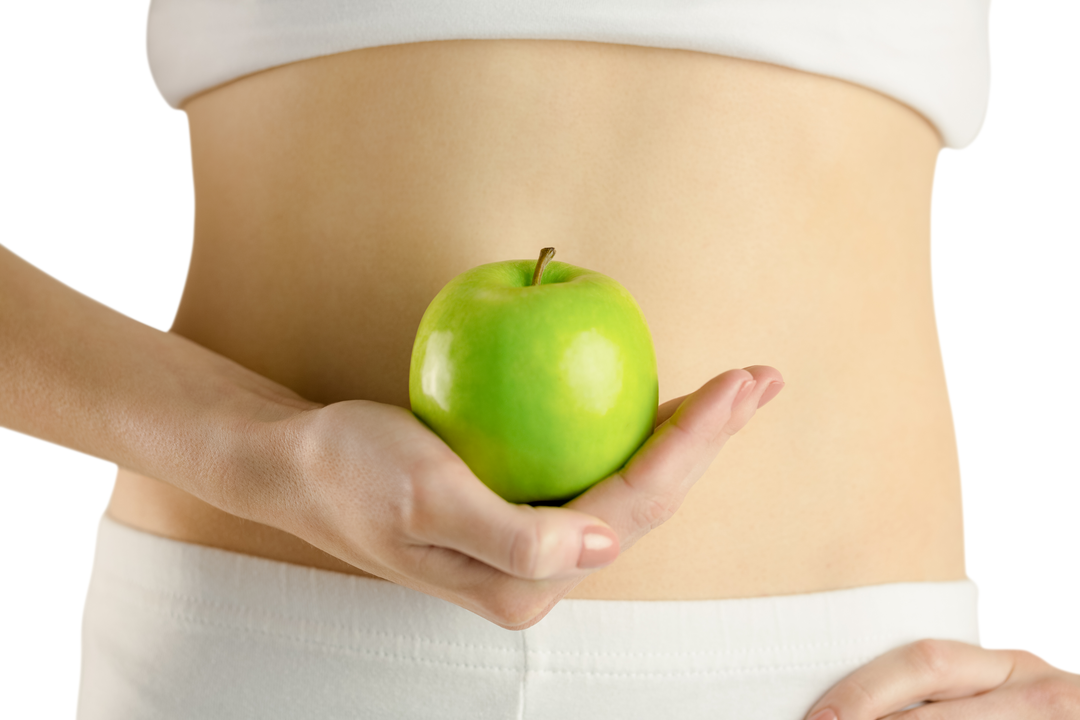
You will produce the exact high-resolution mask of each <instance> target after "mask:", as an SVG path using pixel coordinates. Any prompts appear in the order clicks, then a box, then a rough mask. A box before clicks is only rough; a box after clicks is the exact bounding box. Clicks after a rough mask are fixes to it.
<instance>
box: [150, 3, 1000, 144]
mask: <svg viewBox="0 0 1080 720" xmlns="http://www.w3.org/2000/svg"><path fill="white" fill-rule="evenodd" d="M989 10H990V2H989V0H513V1H510V0H151V5H150V17H149V24H148V28H147V48H148V51H149V56H150V70H151V72H152V73H153V75H154V81H155V82H156V83H157V86H158V89H160V90H161V93H162V95H164V96H165V99H166V100H167V101H168V102H169V104H170V105H172V106H173V107H180V106H181V105H182V104H183V103H184V101H185V100H186V99H187V98H189V97H191V96H192V95H195V94H196V93H199V92H202V91H203V90H208V89H210V88H212V87H215V86H217V85H220V84H222V83H225V82H228V81H230V80H235V79H236V78H239V77H241V76H243V75H247V74H249V73H253V72H257V71H259V70H265V69H267V68H271V67H274V66H276V65H283V64H285V63H290V62H295V61H297V60H304V59H306V58H311V57H317V56H319V55H330V54H333V53H339V52H344V51H347V50H355V49H358V48H365V47H375V46H378V45H397V44H401V43H411V42H420V41H427V40H452V39H469V38H471V39H494V38H519V39H536V40H590V41H594V42H607V43H621V44H626V45H647V46H651V47H664V48H680V49H684V50H697V51H700V52H707V53H714V54H717V55H728V56H731V57H738V58H745V59H748V60H758V61H762V62H768V63H773V64H775V65H783V66H786V67H790V68H795V69H797V70H803V71H806V72H812V73H817V74H820V75H829V76H832V77H836V78H840V79H843V80H847V81H850V82H853V83H857V84H859V85H864V86H866V87H868V88H872V89H874V90H877V91H879V92H882V93H884V94H886V95H889V96H891V97H893V98H895V99H897V100H899V101H900V102H903V103H905V104H907V105H909V106H910V107H912V108H914V109H915V110H916V111H918V112H920V113H922V115H923V116H925V117H926V118H927V119H928V120H929V121H930V122H931V123H932V124H933V125H934V126H935V127H936V128H937V129H938V131H939V132H940V133H941V136H942V138H943V140H944V143H945V145H947V146H949V147H954V148H959V147H963V146H965V145H967V144H968V143H970V142H971V141H972V140H973V139H974V138H975V136H976V135H977V134H978V132H979V128H980V126H981V125H982V122H983V117H984V116H985V114H986V105H987V99H988V95H989V89H990V57H989V43H988V15H989Z"/></svg>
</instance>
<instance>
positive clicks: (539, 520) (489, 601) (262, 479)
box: [0, 247, 781, 629]
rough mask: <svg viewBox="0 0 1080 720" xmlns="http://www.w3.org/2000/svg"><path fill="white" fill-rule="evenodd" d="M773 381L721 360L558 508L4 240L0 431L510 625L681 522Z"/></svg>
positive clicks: (396, 416) (392, 411) (760, 369)
mask: <svg viewBox="0 0 1080 720" xmlns="http://www.w3.org/2000/svg"><path fill="white" fill-rule="evenodd" d="M750 380H756V384H755V385H753V386H751V387H750V390H749V391H745V390H744V393H743V394H744V397H742V398H740V402H734V401H735V400H736V395H737V394H738V393H739V390H740V388H743V387H744V384H745V383H746V382H747V381H750ZM771 381H777V382H778V381H781V378H780V374H779V373H778V372H777V371H776V370H775V369H773V368H770V367H767V366H760V365H755V366H751V367H749V368H746V369H742V370H730V371H728V372H726V373H723V374H721V375H719V376H717V377H715V378H713V379H712V380H710V381H709V382H708V383H706V384H705V385H704V386H703V387H702V388H701V389H700V390H698V391H697V392H695V393H693V394H692V395H689V396H684V397H681V398H676V399H674V400H671V401H669V402H668V403H665V404H664V405H663V406H661V408H660V411H659V413H658V419H657V428H656V430H655V432H654V433H653V435H652V436H651V437H650V438H649V440H648V441H647V442H646V443H645V444H644V445H643V446H642V448H641V449H640V450H639V451H638V452H637V454H635V455H634V457H633V458H631V460H630V461H629V462H628V463H627V464H626V466H625V467H624V468H622V469H621V470H620V471H619V472H618V473H616V474H614V475H613V476H611V477H609V478H607V479H605V480H604V481H602V482H601V483H599V484H597V485H596V486H594V487H592V488H591V489H590V490H588V491H587V492H585V493H584V494H582V495H581V496H579V497H578V498H575V499H574V500H573V501H571V502H570V503H567V505H565V506H564V507H561V508H554V507H531V506H528V505H514V504H511V503H508V502H506V501H505V500H503V499H502V498H500V497H499V496H498V495H496V494H495V493H494V492H492V491H491V490H490V489H488V488H487V487H486V486H485V485H484V484H483V483H482V482H480V480H478V479H477V478H476V476H475V475H473V474H472V472H471V471H469V469H468V467H467V466H466V465H465V464H464V463H463V462H462V461H461V459H460V458H458V457H457V455H455V454H454V453H453V452H452V451H451V450H450V448H449V447H447V446H446V444H445V443H443V442H442V440H441V439H439V437H438V436H437V435H435V434H434V433H432V432H431V431H430V430H429V429H428V428H427V427H426V426H425V425H423V423H421V422H420V421H419V420H418V419H417V418H416V417H415V416H414V415H413V414H412V413H411V412H409V411H408V410H406V409H404V408H400V407H397V406H393V405H384V404H381V403H375V402H370V401H364V400H351V401H346V402H339V403H334V404H332V405H326V406H322V405H319V404H317V403H313V402H310V401H307V400H305V399H304V398H302V397H300V396H299V395H297V394H296V393H294V392H292V391H291V390H289V389H288V388H285V387H284V386H281V385H279V384H277V383H275V382H273V381H271V380H269V379H267V378H265V377H262V376H261V375H258V374H257V373H255V372H252V371H250V370H248V369H246V368H244V367H242V366H241V365H239V364H237V363H235V362H233V361H231V360H229V359H227V358H225V357H222V356H221V355H218V354H216V353H213V352H211V351H210V350H207V349H206V348H204V347H202V346H200V345H197V344H196V343H193V342H191V341H189V340H187V339H185V338H183V337H180V336H178V335H175V334H172V333H166V332H161V331H158V330H155V329H153V328H151V327H148V326H146V325H143V324H141V323H139V322H137V321H135V320H132V319H131V318H128V317H126V316H124V315H121V314H120V313H117V312H115V311H113V310H111V309H109V308H107V307H105V306H104V305H101V304H100V303H97V302H95V301H94V300H91V299H90V298H88V297H86V296H84V295H81V294H80V293H78V292H76V291H75V290H72V289H71V288H69V287H67V286H66V285H63V284H62V283H60V282H58V281H57V280H55V279H53V278H51V277H49V276H48V275H46V274H45V273H43V272H41V271H40V270H38V269H36V268H35V267H33V266H32V265H30V264H28V263H26V262H25V261H23V260H22V259H20V258H18V257H17V256H15V255H14V254H13V253H11V252H10V251H8V250H7V249H5V248H3V247H0V397H2V398H3V402H0V425H2V426H4V427H8V428H11V429H13V430H17V431H19V432H23V433H26V434H28V435H32V436H34V437H37V438H41V439H43V440H48V441H50V442H54V443H57V444H59V445H63V446H65V447H69V448H72V449H75V450H79V451H81V452H84V453H87V454H89V455H93V456H96V457H99V458H102V459H105V460H108V461H111V462H115V463H117V464H118V465H121V466H123V467H125V468H129V469H131V470H134V471H136V472H138V473H141V474H143V475H146V476H149V477H154V478H157V479H159V480H162V481H164V482H167V483H170V484H172V485H174V486H176V487H178V488H180V489H181V490H185V491H187V492H189V493H191V494H192V495H195V496H196V497H198V498H200V499H202V500H205V501H206V502H208V503H210V504H212V505H214V506H216V507H218V508H220V509H222V510H225V511H226V512H230V513H233V514H235V515H239V516H241V517H245V518H248V519H251V520H255V521H257V522H261V523H264V524H267V525H271V526H273V527H277V528H280V529H282V530H285V531H287V532H290V533H292V534H294V535H297V536H298V537H300V538H302V539H304V540H306V541H307V542H309V543H311V544H312V545H315V546H316V547H318V548H320V549H322V550H325V551H327V552H329V553H331V554H333V555H335V556H337V557H339V558H341V559H343V560H345V561H346V562H349V563H351V564H352V565H354V566H356V567H358V568H361V569H363V570H366V571H367V572H370V573H372V574H375V575H378V576H380V577H383V578H386V579H388V580H391V581H393V582H396V583H398V584H401V585H404V586H407V587H411V588H414V589H416V590H419V591H421V592H425V593H427V594H429V595H434V596H436V597H441V598H443V599H446V600H448V601H450V602H453V603H455V604H457V605H460V606H462V607H465V608H467V609H469V610H472V611H473V612H475V613H477V614H478V615H481V616H482V617H485V618H487V619H488V620H490V621H492V622H494V623H496V624H498V625H500V626H502V627H505V628H510V629H520V628H524V627H529V626H531V625H533V624H535V623H536V622H538V621H539V620H540V619H541V618H542V617H543V616H544V615H546V614H547V612H548V611H549V610H550V609H551V608H552V607H553V606H554V605H555V603H557V602H558V601H559V600H560V599H561V598H562V597H563V596H564V595H565V594H566V593H567V592H569V591H570V590H571V589H572V588H573V587H574V586H575V585H576V584H577V583H578V582H580V581H581V579H582V578H584V577H585V575H587V574H588V572H589V571H591V570H592V569H594V568H596V567H600V566H603V565H606V564H608V563H610V562H611V561H612V560H614V558H615V556H616V555H617V554H618V552H619V549H620V546H621V547H622V548H623V549H625V548H627V547H629V546H630V545H632V544H633V543H634V542H636V541H637V539H639V538H640V537H642V536H643V535H645V534H646V533H647V532H648V531H649V530H651V529H653V528H655V527H656V526H658V525H659V524H660V523H662V522H663V521H664V520H666V519H667V518H668V517H670V516H671V514H672V513H674V511H675V510H676V509H677V508H678V506H679V504H680V503H681V502H682V498H683V497H684V496H685V495H686V492H687V491H688V490H689V489H690V487H691V486H692V485H693V483H694V482H695V481H696V480H697V479H698V478H699V477H701V475H702V474H703V473H704V471H705V469H706V468H707V467H708V465H709V464H710V463H711V461H712V460H713V458H714V457H715V456H716V454H717V453H718V452H719V451H720V448H721V447H722V446H723V445H724V443H725V442H726V441H727V439H728V438H729V437H730V436H731V435H732V434H734V433H735V432H737V431H738V430H739V429H741V428H742V427H743V426H744V425H745V424H746V423H747V422H748V421H749V419H750V417H751V416H752V415H753V413H754V411H755V409H756V408H757V407H759V406H760V405H763V404H764V403H765V402H768V400H769V399H771V398H772V396H774V395H775V394H776V392H778V391H779V389H780V387H781V386H780V385H773V386H772V387H771V388H770V387H768V386H769V385H770V382H771ZM733 404H734V409H733ZM605 538H606V539H607V540H610V541H611V544H610V546H609V547H606V548H604V547H602V546H603V545H604V544H605Z"/></svg>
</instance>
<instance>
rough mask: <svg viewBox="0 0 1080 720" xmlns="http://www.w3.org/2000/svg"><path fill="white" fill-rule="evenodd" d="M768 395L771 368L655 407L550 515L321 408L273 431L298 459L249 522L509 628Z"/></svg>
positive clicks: (733, 373) (642, 525)
mask: <svg viewBox="0 0 1080 720" xmlns="http://www.w3.org/2000/svg"><path fill="white" fill-rule="evenodd" d="M782 384H783V383H782V378H781V376H780V373H779V372H777V371H776V370H775V369H773V368H771V367H768V366H764V365H754V366H751V367H748V368H745V369H736V370H729V371H727V372H725V373H723V374H721V375H718V376H717V377H715V378H713V379H712V380H710V381H709V382H707V383H706V384H705V385H704V386H702V387H701V388H700V389H699V390H697V391H696V392H694V393H692V394H690V395H686V396H683V397H679V398H675V399H674V400H671V401H669V402H666V403H664V404H663V405H662V406H660V408H659V410H658V417H657V426H656V428H655V430H654V431H653V434H652V435H651V436H650V437H649V439H648V440H647V441H646V442H645V443H644V444H643V445H642V447H641V448H640V449H639V450H638V451H637V453H635V454H634V455H633V457H631V459H630V460H629V461H628V462H627V463H626V464H625V465H624V466H623V468H621V469H620V470H619V471H618V472H616V473H615V474H613V475H612V476H610V477H608V478H606V479H604V480H602V481H601V482H600V483H598V484H597V485H594V486H593V487H592V488H590V489H589V490H588V491H586V492H585V493H583V494H582V495H580V496H578V497H577V498H575V499H574V500H573V501H571V502H569V503H567V504H566V505H565V506H563V507H533V506H530V505H515V504H512V503H509V502H507V501H506V500H504V499H502V498H501V497H500V496H498V495H497V494H496V493H495V492H493V491H492V490H491V489H489V488H488V487H487V486H486V485H484V484H483V483H482V482H481V481H480V480H479V479H478V478H477V477H476V476H475V475H474V474H473V473H472V472H471V471H470V470H469V468H468V466H467V465H466V464H465V463H464V462H463V461H462V460H461V459H460V458H459V457H458V456H457V455H456V454H455V453H454V452H453V451H452V450H451V449H450V448H449V447H448V446H447V445H446V444H445V443H444V442H443V441H442V440H441V439H440V438H439V437H438V436H437V435H436V434H434V433H433V432H432V431H431V430H429V429H428V428H427V427H426V426H425V425H424V424H423V423H421V422H420V421H419V420H418V419H417V418H416V417H415V416H414V415H413V414H412V413H411V412H409V411H408V410H406V409H404V408H401V407H397V406H394V405H385V404H381V403H375V402H369V401H362V400H358V401H346V402H340V403H335V404H332V405H327V406H325V407H321V408H318V409H314V410H308V411H305V412H303V413H300V414H299V415H297V416H295V417H294V418H292V419H290V420H288V421H286V422H285V423H284V425H283V426H282V428H281V432H283V433H284V435H283V437H284V440H283V442H285V443H287V444H289V445H290V446H291V447H293V448H296V450H295V455H297V456H298V457H299V461H298V462H295V463H292V464H291V465H290V467H292V468H295V470H294V471H293V472H291V473H289V477H287V478H285V479H284V480H280V481H278V482H276V483H275V484H274V488H276V489H275V491H274V493H273V495H274V497H273V498H271V499H270V500H269V501H265V502H263V503H262V506H263V507H264V508H265V507H272V508H276V510H274V511H273V512H274V515H275V516H274V517H272V518H266V517H259V518H254V519H260V520H262V521H263V522H268V523H269V524H272V525H275V526H277V527H281V528H282V529H284V530H287V531H288V532H291V533H293V534H294V535H297V536H299V537H301V538H303V539H304V540H306V541H307V542H309V543H311V544H312V545H314V546H316V547H318V548H320V549H322V550H324V551H326V552H329V553H330V554H332V555H334V556H336V557H338V558H341V559H342V560H345V561H346V562H348V563H350V564H352V565H353V566H355V567H357V568H360V569H362V570H365V571H367V572H369V573H372V574H374V575H377V576H379V577H382V578H386V579H387V580H390V581H393V582H395V583H397V584H400V585H403V586H406V587H410V588H413V589H415V590H419V591H421V592H424V593H426V594H428V595H433V596H435V597H439V598H442V599H444V600H448V601H450V602H453V603H455V604H457V605H459V606H461V607H464V608H466V609H468V610H471V611H472V612H474V613H476V614H478V615H480V616H482V617H484V618H486V619H488V620H490V621H491V622H493V623H496V624H498V625H500V626H501V627H504V628H507V629H523V628H526V627H529V626H531V625H533V624H535V623H536V622H538V621H539V620H540V619H541V618H543V617H544V616H545V615H546V614H547V613H548V612H549V611H550V610H551V608H552V607H554V605H555V604H556V603H557V602H558V601H559V600H560V599H562V597H564V596H565V595H566V593H568V592H569V591H570V590H571V589H572V588H573V587H574V586H575V585H577V583H579V582H580V581H581V580H582V579H583V578H584V577H585V576H586V575H587V574H588V573H589V572H591V571H593V570H595V569H596V568H598V567H602V566H604V565H607V564H610V563H611V562H612V561H613V560H614V559H615V558H616V556H617V555H618V553H619V550H620V547H621V548H623V549H625V548H627V547H629V546H630V545H632V544H633V543H634V542H636V541H637V540H638V539H639V538H641V537H642V536H643V535H645V534H646V533H647V532H649V530H651V529H653V528H655V527H657V526H658V525H660V524H661V523H663V522H664V521H665V520H667V519H668V518H669V517H671V515H672V514H673V513H674V512H675V511H676V510H677V509H678V507H679V505H680V503H681V502H682V500H683V498H684V497H685V495H686V493H687V491H688V490H689V489H690V487H691V486H692V485H693V484H694V482H695V481H697V480H698V478H700V477H701V476H702V474H704V472H705V470H706V469H707V468H708V466H709V464H710V463H711V462H712V461H713V459H714V458H715V457H716V455H717V453H719V452H720V449H721V448H722V447H723V446H724V444H725V443H726V442H727V440H728V438H730V437H731V436H732V435H733V434H735V433H736V432H738V431H739V430H740V429H741V428H742V427H743V426H745V425H746V424H747V423H748V422H749V420H750V418H751V417H752V416H753V415H754V412H755V411H756V409H757V408H758V407H759V406H760V405H763V404H765V403H766V402H768V401H769V400H771V399H772V397H774V396H775V395H776V394H777V393H778V392H779V391H780V389H781V387H782ZM737 396H738V397H737Z"/></svg>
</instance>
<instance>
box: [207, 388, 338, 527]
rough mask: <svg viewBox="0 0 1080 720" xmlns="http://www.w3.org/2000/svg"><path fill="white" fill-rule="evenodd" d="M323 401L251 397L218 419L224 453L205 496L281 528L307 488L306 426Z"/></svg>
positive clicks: (234, 510)
mask: <svg viewBox="0 0 1080 720" xmlns="http://www.w3.org/2000/svg"><path fill="white" fill-rule="evenodd" d="M321 407H323V406H322V405H320V404H318V403H314V402H310V401H307V400H303V399H302V398H299V397H298V396H296V397H290V398H285V399H282V398H267V397H254V398H252V397H249V398H247V401H246V402H244V403H242V404H241V405H240V406H238V407H235V408H233V409H231V410H230V411H229V412H228V413H226V414H225V415H224V416H223V417H221V418H220V419H219V422H220V423H221V428H222V429H221V435H222V438H223V442H222V445H221V453H222V458H221V461H220V463H219V464H218V469H217V470H210V472H209V475H211V476H213V477H210V478H208V480H209V482H207V483H206V485H207V486H208V490H209V492H210V493H212V496H211V497H203V499H204V500H206V501H207V502H210V503H211V504H213V505H215V506H217V507H219V508H221V509H222V510H225V511H226V512H228V513H231V514H233V515H237V516H239V517H243V518H246V519H249V520H255V521H257V522H261V523H263V524H267V525H272V526H274V527H279V528H281V529H288V528H286V527H284V526H285V525H286V524H288V523H287V522H286V521H285V517H284V511H287V510H290V509H291V510H295V509H296V506H297V505H298V503H299V500H300V498H301V497H302V492H303V482H302V479H303V476H304V471H303V465H304V463H303V457H304V447H305V442H306V441H305V434H306V433H305V430H304V428H305V427H306V426H308V425H309V424H310V420H311V419H312V416H313V413H314V412H315V411H316V410H318V409H319V408H321Z"/></svg>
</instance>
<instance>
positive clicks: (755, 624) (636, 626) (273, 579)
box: [91, 517, 978, 675]
mask: <svg viewBox="0 0 1080 720" xmlns="http://www.w3.org/2000/svg"><path fill="white" fill-rule="evenodd" d="M91 592H92V593H99V594H104V596H113V597H115V598H117V600H118V602H121V603H130V602H132V601H133V599H135V598H137V599H138V604H139V606H140V607H141V608H142V609H143V610H146V609H151V608H152V609H153V611H154V612H156V613H158V614H160V615H162V616H163V619H165V618H166V617H167V618H168V619H171V620H172V621H175V622H182V623H185V624H188V625H192V626H202V627H210V628H219V629H226V630H230V629H231V630H236V631H246V632H249V633H251V632H254V633H259V634H261V635H264V636H271V637H277V638H280V639H283V640H289V641H300V642H304V643H307V644H314V645H316V646H322V647H324V649H328V650H330V649H335V648H336V649H341V650H346V651H348V650H350V649H355V648H362V649H363V651H364V652H372V651H374V652H378V653H381V654H385V655H387V656H388V657H399V658H402V659H404V658H407V657H408V658H416V657H423V658H424V659H425V662H435V663H439V662H444V663H452V664H455V665H460V664H462V663H465V664H468V663H470V662H475V663H482V664H483V665H484V666H485V668H487V669H490V670H498V669H501V668H504V669H505V670H507V671H513V672H519V671H520V670H521V667H522V655H523V652H524V656H525V657H526V662H527V664H528V667H529V669H530V671H534V670H540V669H544V670H546V671H547V672H556V673H557V672H575V673H582V672H585V673H589V672H596V673H605V674H622V675H626V674H645V675H655V674H656V673H675V674H686V673H691V674H695V673H703V672H704V673H724V672H738V673H747V672H753V671H754V669H755V668H760V669H762V670H775V669H777V668H792V669H797V668H806V667H827V666H829V665H830V664H835V665H837V666H839V665H845V664H850V663H851V662H853V661H858V662H863V661H865V660H869V659H870V658H872V657H875V656H876V655H878V654H880V653H881V652H883V651H884V650H886V649H889V648H892V647H896V646H899V645H902V644H905V643H907V642H911V641H914V640H917V639H920V638H926V637H936V638H943V639H953V640H960V641H964V642H970V643H974V644H978V626H977V613H976V602H977V588H976V586H975V584H974V583H973V582H972V581H971V580H960V581H954V582H911V583H890V584H884V585H871V586H864V587H858V588H851V589H845V590H835V591H829V592H818V593H809V594H801V595H783V596H771V597H756V598H745V599H744V598H740V599H726V600H691V601H616V600H579V599H564V600H563V601H561V602H560V603H559V604H558V605H556V606H555V608H554V609H553V610H552V611H551V612H550V613H549V614H548V615H547V616H546V617H545V618H544V619H543V620H541V621H540V622H539V623H538V624H537V625H535V626H533V627H531V628H529V629H527V630H523V631H509V630H504V629H502V628H500V627H498V626H497V625H494V624H492V623H490V622H488V621H486V620H484V619H483V618H481V617H479V616H477V615H475V614H473V613H471V612H469V611H467V610H464V609H462V608H460V607H458V606H456V605H454V604H452V603H450V602H447V601H444V600H440V599H438V598H434V597H431V596H428V595H425V594H423V593H420V592H417V591H415V590H411V589H409V588H405V587H402V586H400V585H396V584H394V583H391V582H387V581H382V580H373V579H370V578H363V577H357V576H352V575H346V574H343V573H335V572H331V571H326V570H320V569H315V568H307V567H302V566H298V565H292V564H289V563H284V562H278V561H273V560H266V559H262V558H256V557H251V556H248V555H242V554H239V553H234V552H229V551H225V550H218V549H215V548H209V547H204V546H199V545H193V544H189V543H184V542H178V541H174V540H169V539H166V538H161V537H158V536H155V535H151V534H149V533H145V532H142V531H139V530H134V529H132V528H129V527H127V526H124V525H121V524H119V523H117V522H115V521H113V520H111V519H109V518H108V517H103V518H102V521H101V525H100V528H99V534H98V547H97V553H96V557H95V565H94V575H93V580H92V584H91ZM103 599H104V598H103Z"/></svg>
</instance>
